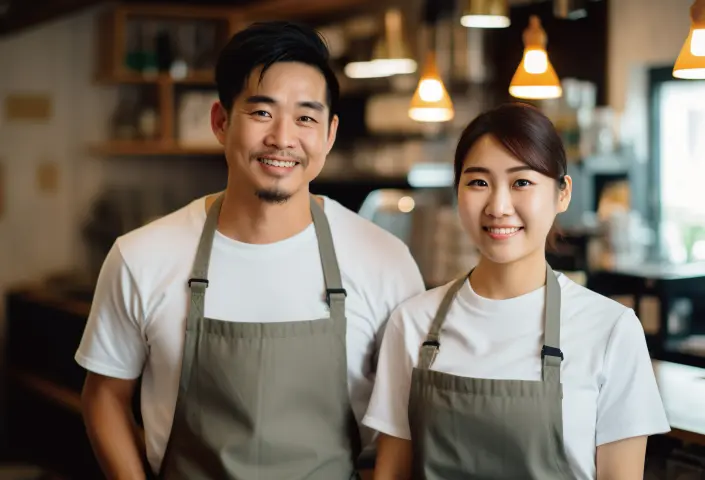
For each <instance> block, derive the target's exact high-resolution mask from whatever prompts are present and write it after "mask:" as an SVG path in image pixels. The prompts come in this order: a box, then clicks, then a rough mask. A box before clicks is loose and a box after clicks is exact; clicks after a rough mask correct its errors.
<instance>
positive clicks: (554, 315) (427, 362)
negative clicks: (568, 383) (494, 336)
mask: <svg viewBox="0 0 705 480" xmlns="http://www.w3.org/2000/svg"><path fill="white" fill-rule="evenodd" d="M468 277H469V274H468V275H467V276H464V277H462V278H459V279H458V280H456V281H455V282H454V283H453V284H452V285H451V287H450V288H449V289H448V291H447V292H446V294H445V296H444V297H443V300H442V301H441V304H440V306H439V307H438V311H437V312H436V316H435V318H434V319H433V323H432V324H431V329H430V330H429V332H428V334H427V335H426V340H425V341H424V343H423V344H422V345H421V352H420V355H419V368H421V369H423V370H428V369H429V368H431V365H432V364H433V361H434V360H435V358H436V355H437V354H438V351H439V349H440V347H441V344H440V331H441V327H442V326H443V322H444V321H445V319H446V316H447V315H448V310H450V305H451V303H452V302H453V300H454V299H455V295H456V294H457V293H458V292H459V291H460V289H461V288H462V287H463V285H464V284H465V281H466V280H467V278H468ZM545 309H546V312H545V322H544V323H545V324H544V345H543V348H542V349H541V379H542V380H544V381H547V382H551V383H555V384H560V382H561V361H562V360H563V352H562V351H561V349H560V337H561V287H560V285H559V284H558V280H557V279H556V274H555V273H554V272H553V269H551V267H550V265H548V263H546V306H545Z"/></svg>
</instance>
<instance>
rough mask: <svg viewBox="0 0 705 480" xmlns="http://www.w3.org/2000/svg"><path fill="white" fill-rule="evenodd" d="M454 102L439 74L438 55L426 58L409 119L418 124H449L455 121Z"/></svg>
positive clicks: (429, 55)
mask: <svg viewBox="0 0 705 480" xmlns="http://www.w3.org/2000/svg"><path fill="white" fill-rule="evenodd" d="M454 115H455V110H454V109H453V101H452V100H451V99H450V95H448V92H447V91H446V87H445V85H443V80H442V79H441V76H440V74H439V73H438V65H437V64H436V55H435V53H434V52H433V51H430V52H429V53H428V54H427V56H426V63H425V65H424V70H423V74H422V75H421V79H420V80H419V85H418V86H417V87H416V92H414V96H413V98H412V99H411V105H410V106H409V118H411V119H412V120H415V121H417V122H447V121H450V120H452V119H453V116H454Z"/></svg>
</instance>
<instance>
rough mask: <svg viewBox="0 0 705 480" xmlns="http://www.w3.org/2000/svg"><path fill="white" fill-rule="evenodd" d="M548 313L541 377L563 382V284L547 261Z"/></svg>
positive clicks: (554, 381)
mask: <svg viewBox="0 0 705 480" xmlns="http://www.w3.org/2000/svg"><path fill="white" fill-rule="evenodd" d="M545 309H546V313H545V322H546V324H545V326H544V334H543V335H544V340H543V348H542V349H541V377H542V379H543V380H544V381H546V382H551V383H556V384H560V383H561V362H562V361H563V352H562V351H561V286H560V285H559V284H558V280H557V279H556V274H555V273H554V272H553V269H552V268H551V266H550V265H549V264H548V262H547V263H546V307H545Z"/></svg>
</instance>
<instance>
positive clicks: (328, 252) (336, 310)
mask: <svg viewBox="0 0 705 480" xmlns="http://www.w3.org/2000/svg"><path fill="white" fill-rule="evenodd" d="M310 198H311V215H312V217H313V225H314V227H315V229H316V238H317V239H318V251H319V253H320V256H321V265H322V267H323V279H324V281H325V284H326V302H327V303H328V307H329V308H330V315H331V317H334V316H336V315H339V316H345V297H346V296H347V292H346V291H345V289H344V288H343V281H342V279H341V277H340V267H339V266H338V258H337V256H336V254H335V245H333V235H332V234H331V232H330V224H329V223H328V218H327V217H326V214H325V212H324V211H323V208H321V206H320V205H319V204H318V202H316V199H315V198H314V196H313V195H310ZM336 318H338V317H336Z"/></svg>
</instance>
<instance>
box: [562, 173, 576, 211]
mask: <svg viewBox="0 0 705 480" xmlns="http://www.w3.org/2000/svg"><path fill="white" fill-rule="evenodd" d="M563 182H564V185H563V188H562V189H561V190H560V191H559V192H558V213H563V212H565V211H566V210H568V206H569V205H570V199H571V198H572V195H573V179H572V178H570V175H565V176H564V177H563Z"/></svg>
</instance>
